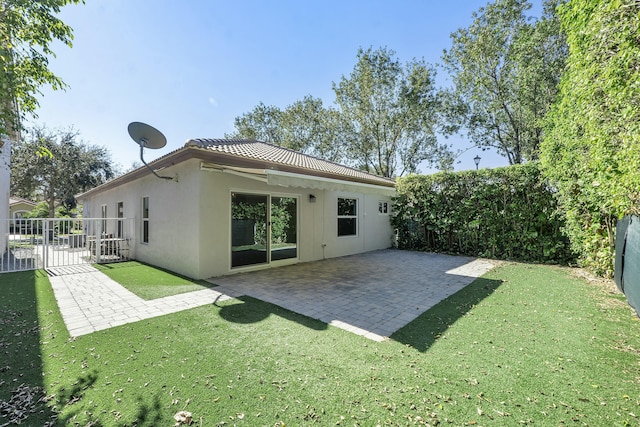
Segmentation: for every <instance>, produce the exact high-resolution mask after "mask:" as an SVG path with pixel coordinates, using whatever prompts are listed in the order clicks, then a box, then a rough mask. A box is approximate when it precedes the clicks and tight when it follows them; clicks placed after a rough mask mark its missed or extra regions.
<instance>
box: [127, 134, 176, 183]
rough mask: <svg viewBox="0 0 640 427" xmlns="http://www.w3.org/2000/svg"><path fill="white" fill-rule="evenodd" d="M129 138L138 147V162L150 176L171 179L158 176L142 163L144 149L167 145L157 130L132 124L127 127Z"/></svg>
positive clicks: (155, 148)
mask: <svg viewBox="0 0 640 427" xmlns="http://www.w3.org/2000/svg"><path fill="white" fill-rule="evenodd" d="M127 129H128V131H129V136H130V137H131V139H133V140H134V141H135V142H136V144H138V145H139V146H140V160H141V161H142V163H143V164H144V165H145V166H146V167H147V169H149V170H150V171H151V173H152V174H154V175H155V176H157V177H158V178H161V179H173V178H172V177H170V176H160V175H158V174H157V173H156V171H154V170H153V169H152V168H151V166H149V165H148V164H147V162H145V161H144V157H143V153H144V149H145V147H146V148H151V149H152V150H157V149H158V148H162V147H164V146H165V145H167V138H165V136H164V135H163V134H162V132H160V131H159V130H158V129H156V128H154V127H153V126H150V125H148V124H146V123H140V122H132V123H129V126H128V128H127Z"/></svg>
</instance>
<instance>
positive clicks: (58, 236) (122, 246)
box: [0, 218, 134, 273]
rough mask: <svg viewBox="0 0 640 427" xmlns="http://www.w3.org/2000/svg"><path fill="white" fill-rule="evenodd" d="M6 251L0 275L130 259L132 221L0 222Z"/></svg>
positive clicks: (36, 219)
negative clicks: (10, 272)
mask: <svg viewBox="0 0 640 427" xmlns="http://www.w3.org/2000/svg"><path fill="white" fill-rule="evenodd" d="M0 226H1V227H2V228H0V230H2V233H1V234H0V236H2V238H5V239H6V247H7V250H6V252H5V253H4V254H2V258H1V260H0V273H3V272H9V271H20V270H35V269H39V268H51V267H67V266H75V265H82V264H91V263H105V262H117V261H126V260H128V259H131V258H132V257H133V254H132V253H131V252H132V250H133V247H134V245H133V239H134V228H133V220H132V219H127V218H81V219H80V218H30V219H14V220H11V219H0Z"/></svg>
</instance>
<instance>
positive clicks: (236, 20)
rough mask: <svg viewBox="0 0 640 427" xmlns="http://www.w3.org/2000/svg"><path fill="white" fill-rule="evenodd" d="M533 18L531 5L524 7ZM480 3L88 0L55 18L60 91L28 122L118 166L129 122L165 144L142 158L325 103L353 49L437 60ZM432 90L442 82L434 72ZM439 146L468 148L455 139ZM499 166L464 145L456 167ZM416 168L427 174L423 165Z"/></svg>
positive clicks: (127, 144) (127, 156) (127, 152)
mask: <svg viewBox="0 0 640 427" xmlns="http://www.w3.org/2000/svg"><path fill="white" fill-rule="evenodd" d="M533 3H534V5H535V9H534V11H532V14H533V13H535V11H536V10H539V9H540V7H539V4H540V0H536V1H533ZM486 4H487V0H445V1H440V0H394V1H378V0H369V1H355V0H338V1H334V0H325V1H313V0H311V1H304V0H302V1H301V0H294V1H289V0H286V1H277V0H275V1H248V0H236V1H211V0H209V1H207V0H180V1H178V0H87V3H86V4H85V5H71V6H67V7H65V8H64V9H63V10H62V12H61V14H60V17H61V18H62V19H63V21H65V22H66V23H67V24H68V25H70V26H71V27H72V28H73V29H74V37H75V40H74V46H73V48H72V49H69V48H67V47H65V46H62V45H61V46H57V47H56V48H55V51H56V53H57V57H56V58H54V59H52V60H51V62H50V68H51V69H52V70H53V71H54V73H56V74H57V75H59V76H60V77H62V78H63V79H64V80H65V82H66V83H67V84H68V85H69V88H68V89H67V90H66V91H55V92H54V91H51V90H49V89H44V90H43V93H44V96H43V97H42V98H41V100H40V104H41V106H40V109H39V110H38V115H39V118H38V119H36V120H34V121H33V122H34V123H37V124H44V125H46V126H47V127H49V128H54V129H56V128H68V127H70V126H73V127H74V128H75V129H77V130H78V131H79V132H80V136H81V139H82V140H83V141H85V142H86V143H89V144H96V145H102V146H105V147H107V148H108V149H109V151H110V152H111V155H112V158H113V160H114V161H115V162H116V163H118V164H119V165H120V166H121V167H122V168H123V169H128V168H129V167H130V166H131V164H132V163H133V162H135V161H137V160H138V158H139V149H138V147H137V146H136V145H135V144H134V142H133V141H132V140H131V139H130V138H129V135H128V133H127V125H128V124H129V123H130V122H132V121H142V122H146V123H149V124H150V125H152V126H154V127H156V128H157V129H159V130H160V131H162V132H163V133H164V134H165V135H166V137H167V140H168V144H167V146H166V147H165V148H163V149H161V150H155V151H152V150H146V151H145V160H147V161H150V160H153V159H154V158H156V157H158V156H160V155H163V154H166V153H168V152H169V151H172V150H175V149H177V148H180V147H181V146H182V145H183V144H184V142H185V141H186V140H187V139H189V138H222V137H223V136H224V134H225V133H230V132H232V131H233V120H234V118H235V117H237V116H240V115H242V114H244V113H246V112H249V111H251V110H252V109H253V108H254V107H255V106H256V105H257V104H258V103H259V102H264V103H265V104H267V105H275V106H278V107H280V108H284V107H286V106H287V105H289V104H291V103H293V102H294V101H296V100H298V99H301V98H302V97H304V96H305V95H307V94H309V95H312V96H314V97H319V98H322V100H323V102H324V103H325V105H332V104H333V101H334V99H335V97H334V93H333V91H332V89H331V85H332V82H338V81H339V80H340V78H341V76H343V75H348V74H349V73H350V72H351V71H352V69H353V66H354V65H355V61H356V53H357V51H358V48H359V47H363V48H368V47H374V48H378V47H381V46H386V47H388V48H390V49H393V50H394V51H395V52H396V54H397V57H398V58H399V59H400V60H401V61H402V62H406V61H408V60H410V59H412V58H424V59H425V60H426V61H427V62H429V63H431V64H436V63H440V62H441V60H440V57H441V55H442V51H443V49H448V48H449V47H450V45H451V41H450V34H451V33H452V32H454V31H455V30H457V29H458V28H461V27H467V26H468V25H469V24H470V23H471V14H472V12H473V11H475V10H478V9H479V8H480V7H481V6H484V5H486ZM438 80H439V82H440V84H446V75H445V72H444V71H443V70H439V79H438ZM449 142H451V143H453V144H454V147H455V148H460V149H465V148H467V147H469V146H470V144H469V142H468V141H466V140H465V139H464V138H463V137H453V138H450V139H449ZM475 155H480V157H481V158H482V160H481V162H480V167H496V166H504V165H506V164H507V161H506V159H505V158H502V157H500V156H497V155H496V154H494V153H491V152H487V151H485V152H481V151H480V150H478V149H471V150H469V151H467V152H466V153H465V154H464V155H462V156H461V157H460V158H459V159H458V160H459V161H460V162H459V163H457V164H456V165H455V167H456V170H464V169H472V168H475V165H474V163H473V157H474V156H475ZM422 171H423V172H429V170H428V169H426V168H423V170H422Z"/></svg>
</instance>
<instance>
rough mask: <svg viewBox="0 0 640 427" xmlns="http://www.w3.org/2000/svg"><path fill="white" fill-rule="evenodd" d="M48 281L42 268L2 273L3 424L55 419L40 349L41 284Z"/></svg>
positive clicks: (0, 360)
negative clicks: (47, 396) (46, 389)
mask: <svg viewBox="0 0 640 427" xmlns="http://www.w3.org/2000/svg"><path fill="white" fill-rule="evenodd" d="M47 283H48V279H47V275H46V273H44V272H43V271H41V270H35V271H23V272H17V273H3V274H1V275H0V407H2V411H1V412H0V425H15V424H24V425H45V424H46V423H47V422H50V421H51V420H52V419H55V414H54V413H53V411H52V410H51V409H50V408H49V406H47V404H46V399H45V396H46V393H45V389H44V384H43V374H42V373H43V365H42V355H41V353H40V341H41V340H42V338H41V333H42V332H41V331H42V328H43V326H44V325H40V320H39V318H38V292H39V290H41V289H38V288H39V287H42V286H46V285H47ZM5 423H7V424H5Z"/></svg>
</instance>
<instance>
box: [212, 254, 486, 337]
mask: <svg viewBox="0 0 640 427" xmlns="http://www.w3.org/2000/svg"><path fill="white" fill-rule="evenodd" d="M493 267H494V264H493V263H492V262H490V261H488V260H482V259H476V258H469V257H460V256H450V255H442V254H434V253H425V252H411V251H401V250H393V249H388V250H380V251H374V252H367V253H363V254H358V255H351V256H346V257H341V258H332V259H327V260H323V261H315V262H308V263H300V264H294V265H290V266H285V267H279V268H272V269H268V270H259V271H254V272H250V273H241V274H237V275H233V276H224V277H218V278H214V279H211V280H210V281H211V282H212V283H216V284H218V285H220V286H219V287H218V288H215V289H216V290H218V291H220V292H222V293H224V294H225V295H235V296H239V295H248V296H251V297H254V298H257V299H260V300H263V301H267V302H270V303H272V304H276V305H278V306H280V307H283V308H286V309H288V310H291V311H294V312H296V313H300V314H304V315H306V316H309V317H311V318H314V319H318V320H321V321H323V322H325V323H329V324H331V325H333V326H336V327H339V328H342V329H345V330H347V331H350V332H353V333H356V334H359V335H363V336H365V337H367V338H370V339H373V340H376V341H382V340H383V339H385V337H388V336H390V335H391V334H392V333H393V332H395V331H397V330H398V329H400V328H401V327H403V326H404V325H406V324H407V323H409V322H411V321H412V320H413V319H415V318H416V317H418V316H419V315H420V314H422V313H423V312H425V311H426V310H428V309H429V308H431V307H433V306H434V305H436V304H437V303H438V302H440V301H442V300H443V299H445V298H447V297H448V296H449V295H452V294H454V293H456V292H457V291H459V290H460V289H462V288H464V287H465V286H467V285H468V284H470V283H471V282H473V281H474V280H475V279H476V278H477V277H480V276H482V275H483V274H485V273H486V272H488V271H489V270H491V269H492V268H493Z"/></svg>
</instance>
